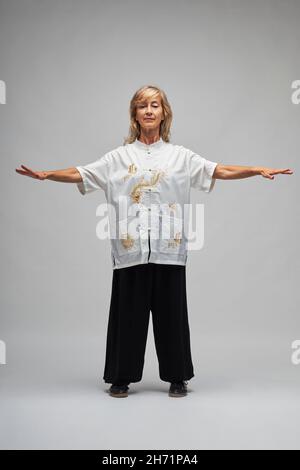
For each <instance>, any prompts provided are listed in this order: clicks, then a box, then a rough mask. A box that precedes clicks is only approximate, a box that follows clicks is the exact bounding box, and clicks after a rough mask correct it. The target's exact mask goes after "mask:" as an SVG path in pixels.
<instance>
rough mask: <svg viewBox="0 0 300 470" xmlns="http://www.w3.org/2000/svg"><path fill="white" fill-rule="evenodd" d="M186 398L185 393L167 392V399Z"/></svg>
mask: <svg viewBox="0 0 300 470" xmlns="http://www.w3.org/2000/svg"><path fill="white" fill-rule="evenodd" d="M186 396H187V393H172V392H169V397H172V398H181V397H186Z"/></svg>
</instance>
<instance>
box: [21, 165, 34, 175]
mask: <svg viewBox="0 0 300 470" xmlns="http://www.w3.org/2000/svg"><path fill="white" fill-rule="evenodd" d="M21 167H22V168H25V170H27V171H30V173H35V171H33V170H31V169H30V168H28V167H27V166H25V165H21Z"/></svg>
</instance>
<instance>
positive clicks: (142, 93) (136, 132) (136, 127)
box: [123, 85, 173, 145]
mask: <svg viewBox="0 0 300 470" xmlns="http://www.w3.org/2000/svg"><path fill="white" fill-rule="evenodd" d="M155 96H160V99H161V104H162V108H163V116H164V118H163V121H161V123H160V129H159V134H160V137H161V138H162V140H164V141H165V142H170V134H171V132H170V128H171V123H172V119H173V113H172V109H171V106H170V103H169V101H168V98H167V96H166V94H165V92H164V91H163V90H162V89H161V88H159V87H157V86H154V85H145V86H143V87H141V88H139V89H138V90H137V91H136V92H135V93H134V95H133V97H132V98H131V101H130V107H129V115H130V126H129V134H128V136H127V137H125V140H124V144H123V145H126V144H131V143H132V142H134V141H135V140H136V139H138V138H139V137H140V134H141V126H140V124H139V122H137V121H136V108H137V105H138V103H140V102H141V101H143V100H144V99H147V98H150V97H155Z"/></svg>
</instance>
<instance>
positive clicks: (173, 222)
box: [158, 214, 185, 254]
mask: <svg viewBox="0 0 300 470" xmlns="http://www.w3.org/2000/svg"><path fill="white" fill-rule="evenodd" d="M158 245H159V251H161V252H162V253H177V254H182V253H184V252H185V242H184V237H183V219H182V218H178V217H173V216H170V215H167V214H163V215H161V216H160V238H159V243H158Z"/></svg>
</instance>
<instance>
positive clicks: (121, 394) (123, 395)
mask: <svg viewBox="0 0 300 470" xmlns="http://www.w3.org/2000/svg"><path fill="white" fill-rule="evenodd" d="M109 394H110V396H111V397H114V398H126V397H128V393H126V392H124V393H113V392H109Z"/></svg>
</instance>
